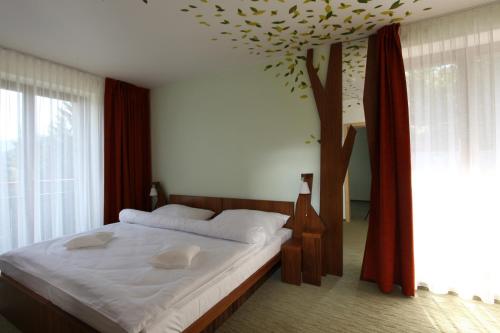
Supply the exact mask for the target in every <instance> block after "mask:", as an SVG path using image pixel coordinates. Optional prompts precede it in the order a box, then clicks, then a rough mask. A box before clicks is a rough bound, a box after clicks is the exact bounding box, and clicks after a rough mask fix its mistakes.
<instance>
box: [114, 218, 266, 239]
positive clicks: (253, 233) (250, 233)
mask: <svg viewBox="0 0 500 333" xmlns="http://www.w3.org/2000/svg"><path fill="white" fill-rule="evenodd" d="M213 221H214V220H211V221H202V220H192V219H187V218H184V217H176V216H170V215H162V214H153V213H148V212H143V211H140V210H135V209H122V211H121V212H120V222H122V223H134V224H141V225H145V226H148V227H152V228H162V229H171V230H179V231H185V232H191V233H195V234H198V235H203V236H209V237H215V238H221V239H228V240H232V241H236V242H241V243H247V244H264V243H265V242H266V240H267V233H266V231H265V230H264V228H263V227H261V226H258V225H253V224H251V223H246V224H243V223H234V222H233V221H232V220H231V219H227V220H226V221H219V222H218V223H215V222H213Z"/></svg>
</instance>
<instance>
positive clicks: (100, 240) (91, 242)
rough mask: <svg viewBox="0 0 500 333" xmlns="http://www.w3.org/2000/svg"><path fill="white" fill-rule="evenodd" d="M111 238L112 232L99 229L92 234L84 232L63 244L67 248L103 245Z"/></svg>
mask: <svg viewBox="0 0 500 333" xmlns="http://www.w3.org/2000/svg"><path fill="white" fill-rule="evenodd" d="M111 238H113V233H112V232H106V231H100V232H96V233H93V234H86V235H82V236H77V237H75V238H72V239H70V240H69V241H67V242H66V243H64V246H65V247H66V248H67V249H68V250H74V249H80V248H84V247H95V246H103V245H106V244H108V243H109V241H110V240H111Z"/></svg>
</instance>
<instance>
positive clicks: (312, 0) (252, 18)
mask: <svg viewBox="0 0 500 333" xmlns="http://www.w3.org/2000/svg"><path fill="white" fill-rule="evenodd" d="M430 2H431V1H430V0H397V1H387V0H342V1H338V0H302V1H292V0H231V1H224V0H191V1H187V2H185V5H184V6H183V7H182V8H181V9H180V10H181V11H182V12H184V13H186V14H188V15H190V16H192V18H194V19H195V20H196V21H197V22H198V23H199V24H200V25H202V26H204V27H206V28H207V29H210V31H211V32H213V37H212V40H213V41H214V42H217V41H218V40H220V39H229V40H230V41H231V42H232V43H233V46H232V47H233V48H234V49H245V50H246V51H248V52H249V53H250V54H253V55H255V56H260V57H266V58H269V63H268V64H267V65H265V67H264V69H265V70H266V71H273V72H274V75H275V76H276V77H282V78H284V81H285V82H284V85H285V86H286V87H287V88H288V89H289V90H290V92H292V93H296V94H298V95H299V97H300V98H302V99H307V98H308V97H309V93H308V88H309V80H308V78H307V73H306V71H305V70H304V67H305V51H306V50H307V49H308V48H311V47H318V46H320V45H324V44H331V43H334V42H345V41H352V40H357V39H361V38H363V37H366V36H368V35H369V34H371V33H373V31H376V30H377V29H378V28H380V27H382V26H384V25H387V24H391V23H396V22H402V21H404V20H405V19H407V18H408V17H411V16H412V15H414V13H416V12H421V11H429V10H431V9H432V8H431V7H430ZM326 60H327V59H326V58H325V56H324V55H323V56H321V57H320V58H319V59H318V61H317V66H321V64H322V63H324V62H326Z"/></svg>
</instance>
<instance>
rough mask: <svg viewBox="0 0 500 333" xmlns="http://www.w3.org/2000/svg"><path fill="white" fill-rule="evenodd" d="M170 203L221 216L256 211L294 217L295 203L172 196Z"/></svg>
mask: <svg viewBox="0 0 500 333" xmlns="http://www.w3.org/2000/svg"><path fill="white" fill-rule="evenodd" d="M168 203H171V204H179V205H186V206H190V207H195V208H202V209H210V210H212V211H214V212H215V213H216V214H219V213H220V212H222V211H223V210H226V209H254V210H262V211H265V212H275V213H281V214H285V215H288V216H290V217H293V213H294V203H293V202H291V201H273V200H253V199H234V198H217V197H203V196H192V195H178V194H171V195H170V196H169V200H168Z"/></svg>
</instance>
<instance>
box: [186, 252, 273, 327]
mask: <svg viewBox="0 0 500 333" xmlns="http://www.w3.org/2000/svg"><path fill="white" fill-rule="evenodd" d="M280 257H281V253H278V254H277V255H276V256H274V257H273V258H272V259H271V260H269V261H268V262H267V263H266V264H265V265H264V266H262V267H261V268H260V269H259V270H258V271H257V272H255V273H254V274H253V275H252V276H250V277H249V278H248V279H246V280H245V281H244V282H243V283H242V284H241V285H240V286H239V287H238V288H236V289H235V290H233V291H232V292H231V293H230V294H229V295H227V296H226V297H224V298H223V299H222V300H221V301H219V303H217V304H216V305H215V306H213V307H212V308H211V309H210V310H208V312H206V313H205V314H204V315H203V316H201V317H200V318H199V319H198V320H197V321H195V322H194V323H193V324H191V326H189V327H188V328H187V329H185V330H184V333H197V332H204V333H210V332H214V331H215V329H216V328H217V327H219V326H220V325H222V323H223V322H224V321H225V320H226V319H227V318H228V317H229V316H230V315H231V314H232V313H233V312H235V311H236V310H237V309H238V308H239V307H240V306H241V305H242V304H243V303H244V301H246V300H247V299H248V297H250V295H251V294H252V293H253V292H254V291H255V290H256V289H257V288H258V287H259V286H260V285H261V284H262V283H263V282H264V281H265V280H266V279H267V278H268V277H269V276H270V275H271V274H272V273H273V272H274V270H275V268H277V267H278V264H279V262H280Z"/></svg>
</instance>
